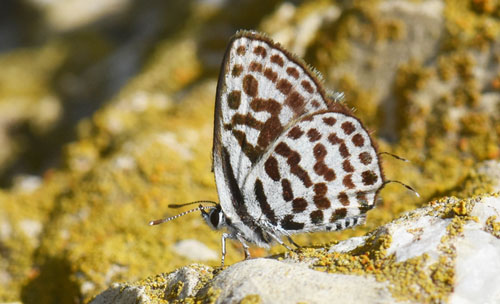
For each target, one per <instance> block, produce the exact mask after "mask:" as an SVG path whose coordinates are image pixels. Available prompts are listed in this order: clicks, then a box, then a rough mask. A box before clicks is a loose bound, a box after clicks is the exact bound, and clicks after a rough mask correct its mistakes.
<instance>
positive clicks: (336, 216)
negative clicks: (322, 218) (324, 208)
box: [330, 208, 347, 223]
mask: <svg viewBox="0 0 500 304" xmlns="http://www.w3.org/2000/svg"><path fill="white" fill-rule="evenodd" d="M346 215H347V209H346V208H338V209H336V210H335V212H333V214H332V217H331V218H330V223H334V222H336V221H338V220H340V219H343V218H345V217H346Z"/></svg>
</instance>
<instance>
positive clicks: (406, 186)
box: [380, 180, 420, 197]
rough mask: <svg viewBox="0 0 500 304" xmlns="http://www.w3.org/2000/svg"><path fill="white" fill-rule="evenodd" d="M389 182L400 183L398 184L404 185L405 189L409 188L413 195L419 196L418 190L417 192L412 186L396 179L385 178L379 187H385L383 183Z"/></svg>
mask: <svg viewBox="0 0 500 304" xmlns="http://www.w3.org/2000/svg"><path fill="white" fill-rule="evenodd" d="M390 183H396V184H400V185H402V186H403V187H405V188H406V189H408V190H410V191H411V192H413V193H415V195H416V196H417V197H420V194H418V192H417V191H416V190H415V189H413V188H412V187H410V186H408V185H407V184H405V183H402V182H400V181H397V180H386V181H385V182H384V183H383V184H382V186H381V187H380V189H382V188H384V187H385V185H387V184H390Z"/></svg>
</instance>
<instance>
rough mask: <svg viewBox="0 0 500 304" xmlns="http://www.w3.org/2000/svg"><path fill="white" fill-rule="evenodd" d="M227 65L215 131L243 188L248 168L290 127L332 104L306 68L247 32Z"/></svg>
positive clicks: (232, 47)
mask: <svg viewBox="0 0 500 304" xmlns="http://www.w3.org/2000/svg"><path fill="white" fill-rule="evenodd" d="M223 64H224V72H223V73H221V78H220V79H219V88H218V91H219V94H218V99H219V100H218V106H217V109H216V112H217V113H216V115H218V116H219V117H218V122H217V125H216V126H215V127H216V128H217V129H218V131H217V130H216V132H219V135H220V139H221V142H222V146H225V147H227V148H228V151H229V156H230V160H231V169H232V171H233V173H234V175H235V177H236V180H237V181H238V185H239V186H240V187H241V186H242V184H243V180H244V179H245V177H246V175H247V174H248V172H249V171H250V168H251V167H252V166H253V165H254V164H255V163H256V161H257V160H259V158H260V157H261V156H262V155H263V154H264V153H265V151H266V150H267V149H268V147H269V145H271V144H272V143H273V142H274V140H275V139H276V138H277V137H278V136H279V135H280V134H281V133H282V132H283V131H284V130H285V128H286V127H287V126H288V125H289V124H290V123H291V122H292V121H294V120H295V119H297V118H298V117H300V116H302V115H304V114H305V113H310V112H313V111H318V110H322V109H327V108H328V104H327V103H325V102H324V98H323V93H322V92H321V91H320V89H319V88H320V87H319V86H318V85H317V80H316V79H315V78H314V77H313V76H311V75H310V74H309V73H308V72H307V71H306V70H305V68H304V67H303V65H302V64H301V63H299V62H298V60H297V59H294V57H293V56H292V55H290V54H288V53H287V52H286V51H284V50H282V49H281V48H280V47H279V46H277V45H276V44H274V43H272V42H271V41H269V40H268V39H265V38H263V37H261V36H260V35H257V34H253V33H249V32H243V33H242V34H240V35H237V36H236V37H235V38H233V40H232V42H231V44H230V46H229V48H228V51H227V53H226V56H225V59H224V63H223ZM221 92H223V93H221ZM216 120H217V119H216Z"/></svg>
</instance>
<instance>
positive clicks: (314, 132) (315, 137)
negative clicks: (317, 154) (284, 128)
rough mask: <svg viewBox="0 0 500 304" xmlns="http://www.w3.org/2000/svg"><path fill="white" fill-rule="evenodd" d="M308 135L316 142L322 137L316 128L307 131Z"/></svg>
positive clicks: (310, 139) (311, 140)
mask: <svg viewBox="0 0 500 304" xmlns="http://www.w3.org/2000/svg"><path fill="white" fill-rule="evenodd" d="M307 137H309V141H310V142H315V141H318V140H320V139H321V134H320V133H319V132H318V130H316V129H310V130H309V131H307Z"/></svg>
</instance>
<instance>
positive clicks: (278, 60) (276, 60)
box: [271, 54, 285, 67]
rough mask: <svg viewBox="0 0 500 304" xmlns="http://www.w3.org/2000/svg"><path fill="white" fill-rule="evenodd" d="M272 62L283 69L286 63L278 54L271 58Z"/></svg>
mask: <svg viewBox="0 0 500 304" xmlns="http://www.w3.org/2000/svg"><path fill="white" fill-rule="evenodd" d="M271 62H272V63H275V64H277V65H279V66H281V67H282V66H283V65H284V64H285V61H284V60H283V58H281V56H280V55H278V54H274V55H272V56H271Z"/></svg>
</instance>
